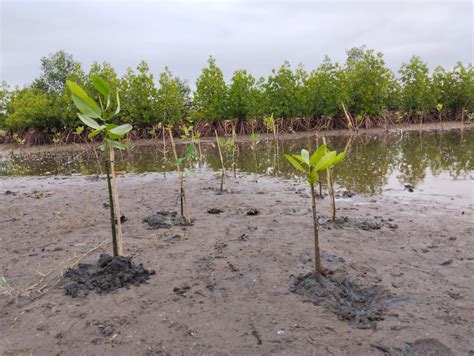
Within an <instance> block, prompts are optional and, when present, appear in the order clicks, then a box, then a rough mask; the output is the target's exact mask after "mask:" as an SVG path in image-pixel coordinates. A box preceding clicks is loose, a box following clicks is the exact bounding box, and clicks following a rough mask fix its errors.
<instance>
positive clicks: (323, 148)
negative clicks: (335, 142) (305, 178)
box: [309, 145, 328, 167]
mask: <svg viewBox="0 0 474 356" xmlns="http://www.w3.org/2000/svg"><path fill="white" fill-rule="evenodd" d="M327 147H328V145H321V146H319V147H318V149H317V150H316V151H314V152H313V154H312V155H311V158H310V159H309V165H310V166H311V167H314V166H316V165H317V164H318V162H319V160H320V159H321V158H322V157H323V156H324V154H325V153H326V150H327Z"/></svg>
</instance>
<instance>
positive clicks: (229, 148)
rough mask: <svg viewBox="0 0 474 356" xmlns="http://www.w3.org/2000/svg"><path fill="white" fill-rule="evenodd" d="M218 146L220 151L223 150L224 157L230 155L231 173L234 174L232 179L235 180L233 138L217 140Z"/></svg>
mask: <svg viewBox="0 0 474 356" xmlns="http://www.w3.org/2000/svg"><path fill="white" fill-rule="evenodd" d="M218 141H219V146H220V147H221V149H222V148H223V149H224V152H225V153H226V157H229V154H231V155H232V171H233V172H234V178H237V172H236V164H235V146H236V145H235V137H234V136H232V138H227V139H226V138H221V137H219V138H218Z"/></svg>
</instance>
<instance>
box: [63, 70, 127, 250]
mask: <svg viewBox="0 0 474 356" xmlns="http://www.w3.org/2000/svg"><path fill="white" fill-rule="evenodd" d="M92 83H93V85H94V87H95V89H96V90H97V92H98V94H99V95H98V98H99V104H97V103H96V102H95V101H94V100H93V99H92V98H91V97H89V95H87V93H86V92H85V91H84V90H83V89H82V88H81V87H80V86H79V85H77V84H76V83H74V82H72V81H70V80H67V81H66V84H67V86H68V87H69V90H70V91H71V94H72V101H73V102H74V104H75V106H76V108H77V109H78V110H79V112H78V113H77V116H78V117H79V119H80V120H81V121H82V122H83V123H84V124H85V125H86V126H87V127H89V128H90V129H92V130H93V131H91V132H90V133H89V134H88V138H93V137H95V136H97V135H99V134H104V137H103V141H102V144H101V145H100V148H101V149H102V150H103V151H104V152H105V157H106V158H105V162H106V165H105V171H106V173H107V188H108V192H109V204H110V224H111V228H112V246H113V254H114V256H122V255H123V253H124V245H123V236H122V225H121V222H120V205H119V195H118V189H117V179H116V176H115V149H118V150H123V149H125V148H126V147H127V146H126V145H125V144H124V142H122V141H123V139H124V137H125V136H126V135H127V133H128V132H129V131H130V130H131V129H132V125H130V124H123V125H117V124H114V123H112V121H113V118H114V116H117V115H118V113H119V112H120V98H119V95H118V92H116V93H115V95H116V107H115V110H112V108H111V105H110V104H111V95H112V90H111V88H110V85H109V83H107V82H106V81H105V80H103V79H102V78H100V77H98V76H93V77H92ZM104 103H105V104H104ZM96 120H99V122H100V123H99V122H97V121H96Z"/></svg>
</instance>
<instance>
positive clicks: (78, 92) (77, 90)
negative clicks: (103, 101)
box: [66, 80, 101, 119]
mask: <svg viewBox="0 0 474 356" xmlns="http://www.w3.org/2000/svg"><path fill="white" fill-rule="evenodd" d="M66 84H67V86H68V87H69V90H70V91H71V93H72V98H73V101H74V104H76V102H80V103H81V106H84V104H85V106H87V107H88V110H90V111H92V112H94V113H95V115H97V116H94V115H89V116H90V117H93V118H96V119H98V118H100V115H101V111H100V108H99V105H97V103H96V102H95V101H94V100H92V99H91V98H90V97H89V96H88V95H87V93H86V92H85V91H84V89H82V88H81V87H80V86H79V85H77V84H76V83H74V82H72V81H70V80H66ZM74 97H76V100H74ZM78 99H80V100H78ZM76 106H77V108H78V109H79V110H80V111H81V112H82V113H84V114H86V115H88V113H87V112H84V111H83V110H82V109H81V108H80V107H79V106H78V105H77V104H76Z"/></svg>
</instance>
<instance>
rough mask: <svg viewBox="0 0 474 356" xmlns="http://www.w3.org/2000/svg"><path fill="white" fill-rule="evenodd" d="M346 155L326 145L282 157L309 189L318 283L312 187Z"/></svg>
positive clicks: (316, 228) (316, 270)
mask: <svg viewBox="0 0 474 356" xmlns="http://www.w3.org/2000/svg"><path fill="white" fill-rule="evenodd" d="M345 155H346V153H345V152H341V153H339V154H337V153H336V151H328V149H327V145H321V146H319V147H318V148H317V149H316V150H315V151H314V152H313V154H311V156H310V154H309V152H308V151H307V150H305V149H303V150H301V154H299V155H298V154H293V155H291V156H290V155H286V154H285V155H284V157H285V158H286V159H287V160H288V161H289V162H290V163H291V164H292V165H293V167H295V168H296V169H297V170H298V171H299V172H300V173H302V174H303V175H304V176H305V178H306V181H307V182H308V184H309V186H310V189H311V210H312V212H313V234H314V276H315V278H316V279H317V280H318V281H319V280H320V279H321V275H322V269H321V254H320V249H319V232H318V214H317V211H316V192H315V189H314V185H315V184H316V183H317V182H318V180H319V173H320V172H321V171H324V170H327V169H330V168H331V167H333V166H335V165H337V164H338V163H340V162H341V161H342V160H343V159H344V157H345Z"/></svg>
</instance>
